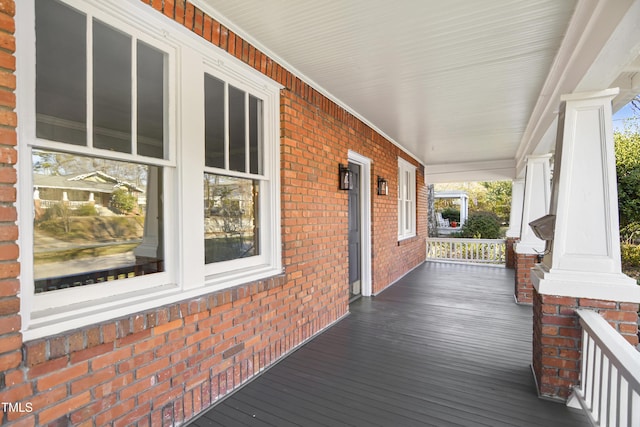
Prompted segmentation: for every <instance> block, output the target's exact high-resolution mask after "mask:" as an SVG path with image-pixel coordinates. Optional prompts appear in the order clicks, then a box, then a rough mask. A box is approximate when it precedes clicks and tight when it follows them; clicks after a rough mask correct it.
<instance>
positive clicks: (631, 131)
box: [614, 120, 640, 228]
mask: <svg viewBox="0 0 640 427" xmlns="http://www.w3.org/2000/svg"><path fill="white" fill-rule="evenodd" d="M614 144H615V145H614V147H615V154H616V174H617V179H618V211H619V213H620V227H622V228H624V227H627V226H629V225H630V224H632V223H640V132H639V125H638V122H637V121H635V120H630V121H628V123H627V124H626V125H625V130H624V131H623V132H616V133H615V134H614Z"/></svg>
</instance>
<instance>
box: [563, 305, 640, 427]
mask: <svg viewBox="0 0 640 427" xmlns="http://www.w3.org/2000/svg"><path fill="white" fill-rule="evenodd" d="M577 313H578V316H580V325H581V326H582V367H581V368H582V369H581V377H580V378H581V384H580V386H579V387H575V388H574V390H573V394H572V395H571V397H570V398H569V401H568V402H567V404H568V405H569V406H572V407H577V408H580V407H581V408H583V409H584V410H585V411H586V412H587V413H588V414H589V417H590V418H591V421H592V423H593V424H594V425H596V426H603V427H604V426H616V427H618V426H620V427H625V426H626V427H637V426H640V353H638V352H637V351H636V350H635V349H634V348H633V347H632V346H630V345H629V343H628V342H627V341H626V340H625V339H624V338H622V335H620V334H619V333H617V332H616V331H615V330H614V329H613V328H612V327H611V326H610V325H609V324H608V323H607V321H606V320H604V318H603V317H602V316H600V315H599V314H598V313H596V312H593V311H589V310H577Z"/></svg>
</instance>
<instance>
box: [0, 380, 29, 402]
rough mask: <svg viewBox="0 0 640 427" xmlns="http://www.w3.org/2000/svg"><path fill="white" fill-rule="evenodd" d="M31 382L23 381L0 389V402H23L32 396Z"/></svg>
mask: <svg viewBox="0 0 640 427" xmlns="http://www.w3.org/2000/svg"><path fill="white" fill-rule="evenodd" d="M32 393H33V391H32V389H31V384H29V383H23V384H19V385H17V386H15V387H11V388H8V389H4V390H2V391H0V402H22V401H23V400H24V399H25V398H27V397H30V396H32Z"/></svg>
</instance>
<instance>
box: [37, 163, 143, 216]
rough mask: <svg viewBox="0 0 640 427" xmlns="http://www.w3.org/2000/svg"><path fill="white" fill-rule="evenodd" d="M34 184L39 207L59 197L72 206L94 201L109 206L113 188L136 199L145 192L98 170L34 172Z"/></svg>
mask: <svg viewBox="0 0 640 427" xmlns="http://www.w3.org/2000/svg"><path fill="white" fill-rule="evenodd" d="M33 188H34V199H35V200H39V201H40V207H42V208H47V207H48V206H49V205H50V204H51V203H59V202H61V201H65V202H69V203H71V204H72V205H74V206H78V205H79V204H87V203H93V204H97V205H101V206H104V207H109V203H110V202H111V196H112V194H113V192H114V191H115V190H117V189H119V188H122V189H125V190H127V191H128V192H129V193H130V194H132V195H134V196H135V197H136V201H137V202H138V203H139V202H140V200H141V197H143V196H144V190H143V189H142V188H139V187H137V186H136V185H134V184H131V183H128V182H124V181H120V180H118V179H117V178H114V177H112V176H110V175H107V174H106V173H103V172H98V171H96V172H90V173H83V174H75V175H67V176H60V175H42V174H36V173H34V174H33Z"/></svg>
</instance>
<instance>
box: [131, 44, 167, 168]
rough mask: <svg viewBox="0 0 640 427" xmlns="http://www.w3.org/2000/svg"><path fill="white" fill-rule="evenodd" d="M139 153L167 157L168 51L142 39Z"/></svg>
mask: <svg viewBox="0 0 640 427" xmlns="http://www.w3.org/2000/svg"><path fill="white" fill-rule="evenodd" d="M137 49H138V55H137V56H138V64H137V66H138V71H137V74H138V75H137V84H138V94H137V102H138V109H137V118H138V154H140V155H142V156H149V157H155V158H157V159H162V158H164V115H165V105H164V85H165V83H164V81H165V80H164V61H165V54H164V53H163V52H161V51H159V50H157V49H155V48H153V47H151V46H149V45H147V44H145V43H142V42H140V41H139V42H138V47H137Z"/></svg>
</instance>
